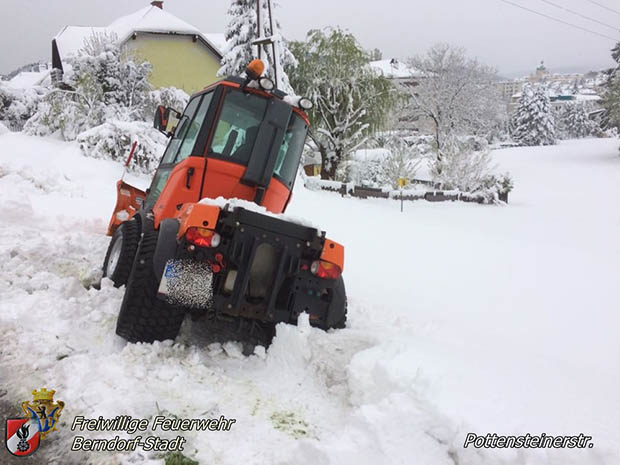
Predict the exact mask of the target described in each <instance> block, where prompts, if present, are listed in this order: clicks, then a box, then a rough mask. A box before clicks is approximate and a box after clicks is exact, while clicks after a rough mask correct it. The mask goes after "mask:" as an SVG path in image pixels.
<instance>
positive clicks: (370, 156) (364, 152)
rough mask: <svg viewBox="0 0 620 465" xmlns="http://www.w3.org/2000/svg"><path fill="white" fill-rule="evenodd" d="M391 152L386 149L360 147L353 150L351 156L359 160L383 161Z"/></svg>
mask: <svg viewBox="0 0 620 465" xmlns="http://www.w3.org/2000/svg"><path fill="white" fill-rule="evenodd" d="M390 154H391V152H390V151H389V150H388V149H383V148H379V149H360V150H356V151H355V152H353V154H352V155H351V158H352V159H353V160H355V161H359V162H369V161H377V162H381V161H384V160H385V159H386V158H387V157H389V156H390Z"/></svg>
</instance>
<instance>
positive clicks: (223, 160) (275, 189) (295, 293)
mask: <svg viewBox="0 0 620 465" xmlns="http://www.w3.org/2000/svg"><path fill="white" fill-rule="evenodd" d="M262 71H263V70H262V63H261V62H260V61H259V60H255V61H253V62H252V63H251V64H250V66H248V70H247V75H248V77H247V78H238V77H229V78H227V79H225V80H223V81H220V82H217V83H215V84H214V85H212V86H210V87H207V88H206V89H204V90H202V91H200V92H198V93H196V94H194V95H193V96H192V97H191V99H190V100H189V103H188V105H187V107H186V108H185V111H184V112H183V113H182V114H180V113H179V112H177V111H175V110H173V109H170V108H164V107H159V108H158V109H157V112H156V114H155V121H154V124H155V127H156V128H157V129H159V130H160V131H162V132H164V133H165V134H166V135H168V137H170V141H169V142H168V146H167V148H166V151H165V152H164V154H163V157H162V159H161V162H160V165H159V167H158V169H157V171H156V173H155V176H154V177H153V180H152V182H151V186H150V188H149V189H148V190H147V191H146V192H142V191H141V190H139V189H137V188H135V187H133V186H130V185H128V184H126V183H125V182H123V181H122V180H121V181H119V183H118V185H117V188H118V189H117V190H118V200H117V204H116V208H115V211H114V214H113V215H112V219H111V221H110V226H109V229H108V235H110V236H112V240H111V241H110V245H109V247H108V251H107V254H106V257H105V261H104V265H103V271H104V276H107V277H108V278H110V279H111V280H112V281H113V282H114V284H115V285H116V286H117V287H120V286H123V285H124V286H125V295H124V298H123V302H122V304H121V309H120V313H119V316H118V322H117V326H116V333H117V334H118V335H120V336H122V337H123V338H125V339H127V340H128V341H131V342H138V341H143V342H151V341H154V340H164V339H174V338H175V337H176V336H177V334H178V332H179V329H180V326H181V323H182V321H183V319H184V317H185V315H186V314H188V313H189V314H191V315H192V316H193V317H194V318H200V317H202V318H206V319H207V321H208V325H209V326H208V327H209V328H210V330H211V331H213V332H214V333H218V334H220V335H221V336H222V337H223V338H226V339H233V340H239V341H242V342H244V343H248V344H265V345H268V344H269V342H270V341H271V338H272V337H273V334H274V328H275V325H276V324H277V323H279V322H286V323H291V324H296V323H297V319H298V317H299V315H300V314H301V313H304V312H306V313H308V314H309V318H310V322H311V324H312V325H313V326H316V327H319V328H322V329H329V328H342V327H344V325H345V321H346V314H347V299H346V294H345V288H344V282H343V280H342V276H341V274H342V271H343V267H344V248H343V246H342V245H340V244H338V243H336V242H334V241H332V240H330V239H327V238H326V237H325V233H324V232H322V231H319V230H317V229H314V228H311V227H307V226H303V225H300V224H297V223H294V222H290V221H285V220H283V219H281V218H278V217H277V215H270V214H265V213H264V212H263V213H261V212H260V209H259V208H257V207H255V208H244V207H242V206H231V205H229V204H227V203H226V202H220V203H219V204H218V203H217V202H213V201H210V200H209V199H216V198H218V197H223V198H225V199H233V198H236V199H242V200H245V201H249V202H253V203H255V204H257V205H259V206H262V207H264V208H265V209H266V210H268V212H271V213H275V214H279V213H283V212H284V211H285V210H286V207H287V205H288V204H289V202H290V201H291V193H292V189H293V184H294V182H295V178H296V174H297V169H298V167H299V163H300V158H301V154H302V150H303V147H304V143H305V139H306V134H307V131H308V126H309V123H308V118H307V116H306V114H305V112H304V109H308V108H311V102H310V101H309V100H308V99H303V98H301V99H300V98H297V97H295V98H293V97H291V96H287V95H286V94H284V93H283V92H281V91H279V90H278V89H275V88H274V85H273V82H272V81H271V80H270V79H268V78H265V77H261V74H262ZM223 203H226V204H225V205H223ZM231 203H236V204H239V203H242V202H231ZM218 205H219V206H218ZM248 206H249V204H246V207H248ZM256 210H259V211H256Z"/></svg>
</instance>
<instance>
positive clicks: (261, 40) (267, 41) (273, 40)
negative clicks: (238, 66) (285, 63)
mask: <svg viewBox="0 0 620 465" xmlns="http://www.w3.org/2000/svg"><path fill="white" fill-rule="evenodd" d="M263 1H266V2H267V12H268V14H269V28H270V31H269V37H263V36H262V32H263V28H262V25H261V14H260V12H261V5H262V2H263ZM273 24H274V19H273V13H272V7H271V0H256V28H257V29H258V30H257V32H256V35H257V39H256V40H255V41H254V42H252V45H256V46H257V47H258V58H260V59H262V48H263V45H271V50H272V55H273V80H274V84H275V88H276V89H279V88H280V87H282V86H281V85H280V84H281V83H280V81H279V76H280V74H281V73H280V69H279V66H280V49H279V46H278V41H279V40H280V38H279V37H274V35H273V30H274V29H273Z"/></svg>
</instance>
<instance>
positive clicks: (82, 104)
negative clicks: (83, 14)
mask: <svg viewBox="0 0 620 465" xmlns="http://www.w3.org/2000/svg"><path fill="white" fill-rule="evenodd" d="M69 65H70V66H68V67H67V69H68V70H69V69H70V71H68V72H67V74H66V75H65V76H64V85H63V86H62V87H63V88H62V89H61V88H51V89H48V90H47V93H46V95H45V96H44V98H42V99H41V100H40V101H39V105H38V108H37V111H36V113H35V114H34V116H33V117H32V118H30V119H29V120H28V122H27V124H26V126H25V127H24V131H25V132H27V133H28V134H32V135H38V136H48V135H51V134H58V135H60V137H62V138H63V139H64V140H67V141H74V140H77V141H78V143H79V144H80V147H81V149H82V150H83V151H84V153H85V154H86V155H87V156H92V157H95V158H107V159H112V160H119V161H121V160H124V159H125V158H126V156H127V154H128V153H129V148H130V146H131V144H132V142H134V141H137V142H138V144H139V148H138V151H137V153H136V154H135V160H134V162H133V163H132V165H131V166H132V167H133V168H134V169H138V170H142V171H145V172H151V171H153V170H154V169H155V168H156V166H157V163H158V161H159V159H160V158H161V156H162V154H163V150H164V147H165V144H166V138H165V137H164V136H163V135H161V134H160V133H159V132H158V131H156V130H154V129H153V127H152V121H153V115H154V113H155V110H156V108H157V106H158V105H164V106H169V107H172V108H175V109H177V110H179V111H182V110H183V109H184V108H185V106H186V104H187V102H188V100H189V96H188V95H187V93H185V92H184V91H183V90H181V89H177V88H174V87H170V88H163V89H156V90H153V89H152V87H151V84H150V83H149V82H148V76H149V74H150V72H151V69H152V67H151V65H150V64H149V63H148V62H139V61H137V60H135V59H134V58H133V57H132V56H130V55H128V54H126V53H121V50H120V49H119V47H118V43H117V38H116V37H114V36H111V35H106V34H103V35H100V34H99V35H97V34H96V35H94V36H92V37H90V38H89V39H87V40H86V41H85V43H84V48H83V49H82V50H80V52H79V53H78V56H76V57H73V58H72V59H71V60H70V63H69Z"/></svg>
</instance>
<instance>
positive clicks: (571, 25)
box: [499, 0, 619, 42]
mask: <svg viewBox="0 0 620 465" xmlns="http://www.w3.org/2000/svg"><path fill="white" fill-rule="evenodd" d="M499 1H500V2H504V3H508V4H509V5H512V6H516V7H517V8H521V9H522V10H525V11H529V12H530V13H534V14H536V15H538V16H542V17H544V18H547V19H550V20H552V21H555V22H557V23H562V24H565V25H566V26H570V27H574V28H576V29H580V30H582V31H585V32H589V33H590V34H594V35H596V36H599V37H604V38H605V39H610V40H613V41H614V42H618V41H619V39H616V38H614V37H611V36H608V35H606V34H601V33H600V32H596V31H592V30H591V29H586V28H585V27H581V26H577V25H576V24H573V23H569V22H568V21H564V20H562V19H558V18H555V17H553V16H549V15H547V14H545V13H541V12H540V11H536V10H532V9H531V8H527V7H525V6H523V5H519V4H518V3H514V2H511V1H510V0H499Z"/></svg>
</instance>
